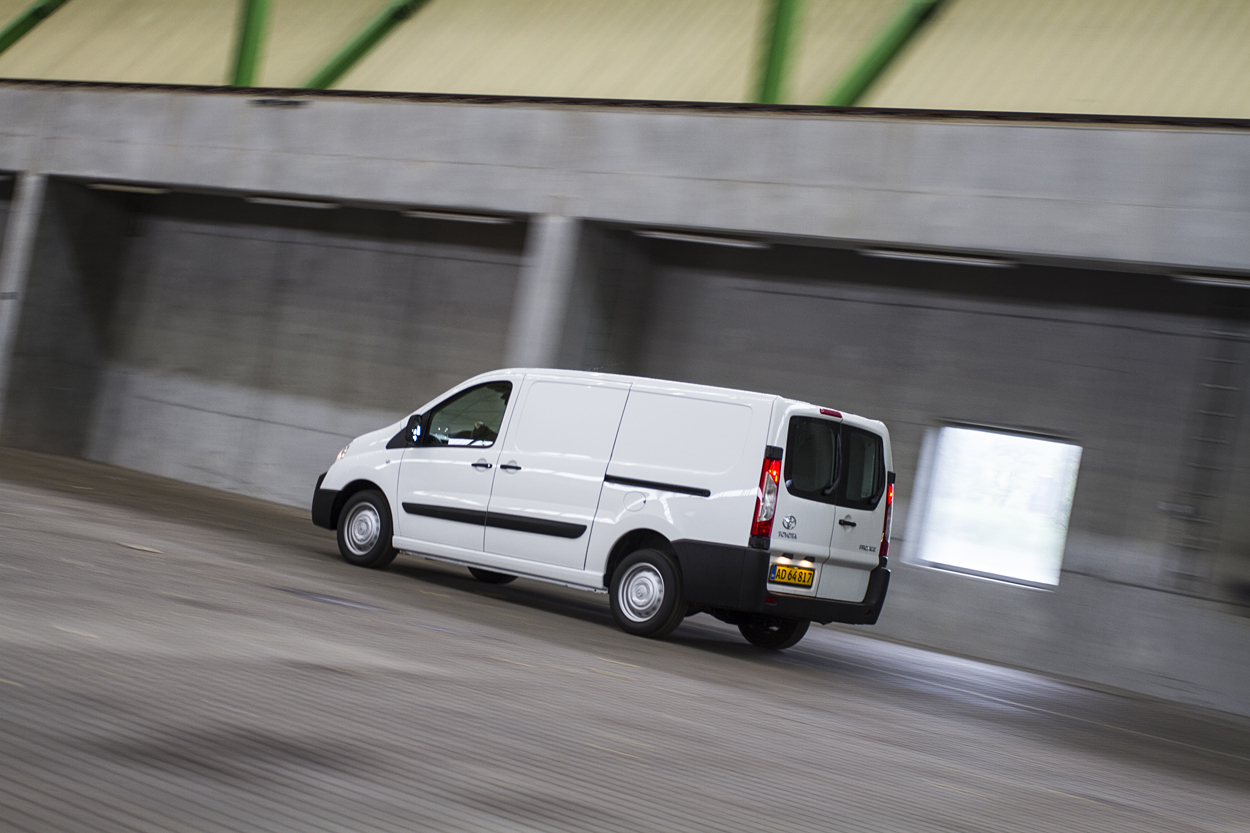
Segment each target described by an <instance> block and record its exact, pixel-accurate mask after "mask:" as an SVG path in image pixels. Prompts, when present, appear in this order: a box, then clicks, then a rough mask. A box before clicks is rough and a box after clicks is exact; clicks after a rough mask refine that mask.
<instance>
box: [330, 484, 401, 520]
mask: <svg viewBox="0 0 1250 833" xmlns="http://www.w3.org/2000/svg"><path fill="white" fill-rule="evenodd" d="M368 490H373V491H375V492H377V493H378V494H380V495H382V500H383V501H384V502H385V503H386V508H387V510H388V511H389V512H390V513H391V529H392V530H393V529H394V528H395V507H393V506H391V501H390V499H389V498H387V496H386V491H385V490H384V489H383V488H382V487H381V486H379V485H378V484H377V483H374V482H373V481H372V480H364V479H360V480H353V481H352V482H350V483H348V484H347V485H346V486H344V487H343V488H342V489H340V490H339V493H338V495H337V496H336V497H335V498H334V506H333V507H332V508H331V509H330V523H331V524H333V527H332V528H333V529H338V527H339V516H340V515H342V514H343V507H344V506H346V505H347V501H348V500H350V499H351V497H352V495H354V494H357V493H359V492H364V491H368Z"/></svg>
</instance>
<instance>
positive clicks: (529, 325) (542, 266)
mask: <svg viewBox="0 0 1250 833" xmlns="http://www.w3.org/2000/svg"><path fill="white" fill-rule="evenodd" d="M580 237H581V221H580V220H578V219H576V218H574V217H561V216H558V215H553V214H544V215H541V216H539V217H534V218H533V219H531V220H530V227H529V234H528V236H527V237H526V240H525V261H524V263H523V264H522V266H521V280H520V285H519V286H518V287H517V295H516V301H514V302H513V306H512V321H511V324H510V326H509V328H508V342H507V347H506V348H505V350H504V361H505V363H506V364H507V365H508V366H509V367H552V366H554V365H555V363H556V360H557V356H558V354H559V350H560V336H561V334H562V333H563V331H564V318H565V315H566V314H567V312H568V307H569V295H570V293H571V292H572V289H573V278H574V272H575V270H576V269H577V250H578V244H579V239H580Z"/></svg>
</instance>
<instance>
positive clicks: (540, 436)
mask: <svg viewBox="0 0 1250 833" xmlns="http://www.w3.org/2000/svg"><path fill="white" fill-rule="evenodd" d="M628 395H629V385H628V383H623V382H618V381H614V380H599V379H595V380H584V379H568V378H561V377H558V376H555V377H545V376H540V375H527V376H526V377H525V382H524V383H523V384H522V386H521V391H520V397H519V399H518V400H517V411H516V415H515V416H514V417H513V418H512V419H511V421H510V422H509V423H508V432H507V435H506V437H505V438H504V442H503V449H502V452H501V453H500V455H499V471H498V473H497V474H496V475H495V482H494V487H493V489H492V491H491V495H490V505H489V507H488V509H487V512H486V552H488V553H494V554H497V555H508V556H512V557H515V558H524V559H527V560H530V561H538V562H542V563H544V564H552V565H555V566H559V567H570V568H574V569H578V570H580V569H582V568H583V567H584V566H585V562H586V546H587V542H588V541H589V540H590V534H589V533H590V525H591V522H592V521H593V520H594V517H595V509H596V507H597V506H598V504H599V494H600V492H601V491H602V490H603V476H604V473H605V472H606V470H607V467H608V458H609V457H611V455H612V445H613V443H614V442H615V441H616V432H617V429H618V428H619V427H620V424H621V413H622V412H623V411H624V410H625V400H626V398H627V397H628Z"/></svg>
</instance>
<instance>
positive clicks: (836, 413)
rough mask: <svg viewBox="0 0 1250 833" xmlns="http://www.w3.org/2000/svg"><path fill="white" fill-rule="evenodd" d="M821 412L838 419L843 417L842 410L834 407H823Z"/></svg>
mask: <svg viewBox="0 0 1250 833" xmlns="http://www.w3.org/2000/svg"><path fill="white" fill-rule="evenodd" d="M820 412H821V413H822V414H824V415H825V416H831V417H837V418H838V419H842V412H841V411H835V410H834V409H833V408H821V409H820Z"/></svg>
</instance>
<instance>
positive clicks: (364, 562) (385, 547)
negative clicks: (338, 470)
mask: <svg viewBox="0 0 1250 833" xmlns="http://www.w3.org/2000/svg"><path fill="white" fill-rule="evenodd" d="M391 534H392V526H391V507H390V506H388V505H387V503H386V498H384V497H383V496H382V493H381V492H375V491H373V490H372V489H367V490H365V491H363V492H357V493H356V494H354V495H352V496H351V497H349V498H348V499H347V503H346V504H345V505H344V506H343V511H342V512H340V513H339V523H338V540H339V555H341V556H343V560H344V561H346V562H347V563H348V564H355V565H356V566H357V567H371V568H373V569H375V570H380V569H382V568H383V567H386V566H387V565H389V564H390V563H391V562H392V561H394V560H395V548H394V547H392V546H391Z"/></svg>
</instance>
